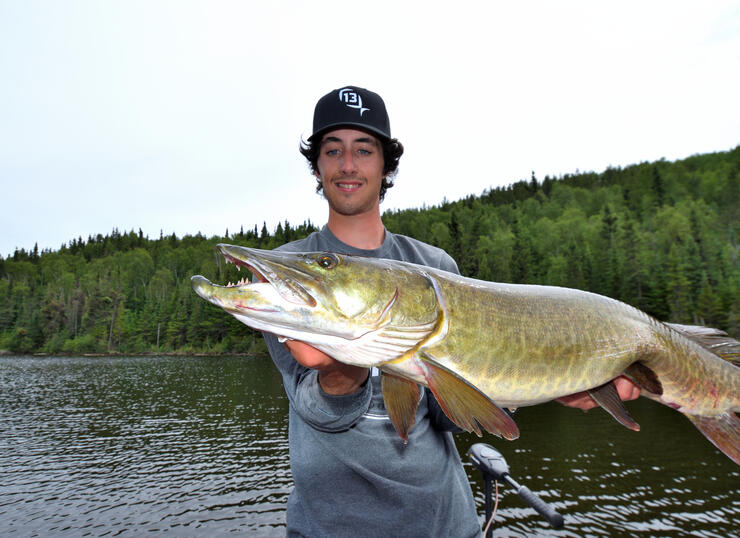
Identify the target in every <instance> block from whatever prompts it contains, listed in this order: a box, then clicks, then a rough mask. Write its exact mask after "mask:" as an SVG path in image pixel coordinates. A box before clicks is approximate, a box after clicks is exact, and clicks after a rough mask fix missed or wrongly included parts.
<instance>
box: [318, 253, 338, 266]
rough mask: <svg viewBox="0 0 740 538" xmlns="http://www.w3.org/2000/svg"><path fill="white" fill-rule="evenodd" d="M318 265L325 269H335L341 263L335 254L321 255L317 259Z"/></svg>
mask: <svg viewBox="0 0 740 538" xmlns="http://www.w3.org/2000/svg"><path fill="white" fill-rule="evenodd" d="M316 263H318V264H319V265H320V266H321V267H323V268H324V269H334V267H336V265H337V263H339V260H338V259H337V257H336V256H335V255H334V254H321V255H320V256H318V257H317V258H316Z"/></svg>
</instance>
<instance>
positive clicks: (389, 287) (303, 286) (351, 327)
mask: <svg viewBox="0 0 740 538" xmlns="http://www.w3.org/2000/svg"><path fill="white" fill-rule="evenodd" d="M218 249H219V250H220V251H221V253H222V254H223V255H224V257H225V258H226V260H227V262H229V263H234V264H236V266H237V267H244V268H246V269H248V270H249V271H251V272H252V273H254V275H255V276H256V278H257V280H259V282H254V283H248V282H240V283H239V284H238V285H236V286H233V285H229V286H219V285H216V284H213V283H211V282H210V281H208V280H207V279H206V278H204V277H202V276H194V277H192V279H191V280H192V284H193V289H194V290H195V292H196V293H197V294H198V295H199V296H201V297H202V298H203V299H205V300H207V301H209V302H211V303H212V304H215V305H216V306H219V307H220V308H222V309H224V310H225V311H226V312H228V313H230V314H232V315H233V316H234V317H236V318H237V319H238V320H239V321H241V322H242V323H244V324H246V325H248V326H250V327H252V328H254V329H257V330H260V331H263V332H268V333H272V334H275V335H277V336H280V337H285V338H290V339H294V340H301V341H304V342H306V343H308V344H311V345H312V346H314V347H316V348H317V349H320V350H321V351H324V352H325V353H327V354H329V355H330V356H332V357H334V358H336V359H337V360H339V361H341V362H345V363H347V364H351V365H355V366H363V367H371V366H379V365H381V364H383V363H385V362H387V361H389V360H393V359H395V358H397V357H398V356H399V355H403V354H404V353H406V352H408V351H409V350H410V349H413V348H415V347H416V346H417V345H418V344H419V342H420V341H423V340H424V339H425V338H426V337H427V336H428V335H429V333H430V332H431V331H433V330H434V328H435V325H436V323H437V317H438V315H437V304H436V296H435V293H434V290H433V289H432V288H431V287H430V286H429V284H428V282H427V281H426V280H425V279H424V278H423V277H421V276H419V275H417V274H416V272H414V271H410V270H409V271H407V272H403V271H401V272H400V273H398V274H400V279H396V277H395V276H394V275H396V273H391V272H390V271H388V267H387V263H385V262H383V261H382V260H380V261H379V262H378V263H373V262H372V261H370V262H369V263H368V262H367V260H365V259H363V261H361V262H359V261H356V260H353V257H352V256H340V255H336V254H331V253H293V252H284V251H264V250H260V249H250V248H246V247H240V246H235V245H225V244H222V245H219V246H218ZM409 309H411V310H409ZM419 319H421V320H422V321H421V322H419Z"/></svg>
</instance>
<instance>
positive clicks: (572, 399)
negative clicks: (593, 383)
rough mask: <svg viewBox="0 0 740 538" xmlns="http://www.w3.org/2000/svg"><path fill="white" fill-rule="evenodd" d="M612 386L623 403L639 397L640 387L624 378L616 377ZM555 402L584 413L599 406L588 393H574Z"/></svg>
mask: <svg viewBox="0 0 740 538" xmlns="http://www.w3.org/2000/svg"><path fill="white" fill-rule="evenodd" d="M614 385H615V386H616V387H617V392H618V393H619V397H620V398H622V400H624V401H627V400H634V399H635V398H638V397H639V396H640V387H638V386H637V385H635V384H634V383H633V382H632V381H630V380H629V379H627V378H626V377H624V376H619V377H617V378H616V379H615V380H614ZM557 401H558V402H560V403H561V404H563V405H567V406H569V407H577V408H578V409H583V410H584V411H588V410H589V409H591V408H593V407H597V406H598V405H599V404H597V403H596V402H595V401H594V399H593V398H591V396H589V394H588V392H576V393H575V394H569V395H568V396H563V397H562V398H557Z"/></svg>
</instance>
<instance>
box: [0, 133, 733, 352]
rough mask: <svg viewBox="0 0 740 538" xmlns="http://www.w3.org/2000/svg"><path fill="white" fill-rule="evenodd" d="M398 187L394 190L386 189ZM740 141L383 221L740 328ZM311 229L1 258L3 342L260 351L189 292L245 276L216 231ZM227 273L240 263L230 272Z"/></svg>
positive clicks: (458, 249) (501, 264) (671, 316)
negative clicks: (218, 247)
mask: <svg viewBox="0 0 740 538" xmlns="http://www.w3.org/2000/svg"><path fill="white" fill-rule="evenodd" d="M388 195H389V196H392V195H393V192H392V191H391V192H390V193H389V194H388ZM739 213H740V146H738V147H737V148H735V149H733V150H731V151H728V152H718V153H711V154H704V155H696V156H692V157H689V158H687V159H683V160H679V161H675V162H667V161H665V160H661V161H657V162H653V163H641V164H636V165H632V166H627V167H625V168H608V169H606V170H604V171H603V172H601V173H595V172H588V173H578V174H568V175H565V176H563V177H559V178H551V177H549V176H546V177H545V178H543V179H539V178H536V177H534V176H533V177H532V178H531V179H529V180H527V181H519V182H517V183H514V184H512V185H509V186H507V187H502V188H496V189H492V190H490V191H487V192H484V193H482V194H481V195H470V196H468V197H467V198H465V199H463V200H460V201H456V202H444V203H442V204H440V205H439V206H433V207H425V208H420V209H418V208H417V209H406V210H401V211H393V212H386V213H385V214H384V215H383V219H384V221H385V223H386V226H387V227H388V229H389V230H391V231H393V232H396V233H402V234H406V235H410V236H413V237H416V238H418V239H420V240H422V241H426V242H428V243H431V244H434V245H437V246H440V247H442V248H444V249H445V250H447V251H448V252H449V253H450V254H451V255H452V256H453V257H454V258H455V259H456V260H457V262H458V265H459V267H460V270H461V272H462V273H463V274H465V275H468V276H474V277H476V278H482V279H486V280H494V281H502V282H514V283H539V284H551V285H558V286H567V287H573V288H580V289H585V290H590V291H594V292H596V293H600V294H603V295H608V296H610V297H614V298H616V299H620V300H622V301H625V302H627V303H630V304H632V305H634V306H636V307H638V308H640V309H642V310H645V311H646V312H648V313H650V314H652V315H654V316H656V317H657V318H659V319H662V320H666V321H674V322H681V323H694V324H706V325H710V326H714V327H719V328H721V329H724V330H727V331H728V332H729V333H730V334H732V335H733V336H735V337H740V260H739V258H740V242H739V238H740V218H739ZM315 229H316V228H315V227H314V226H313V225H312V224H311V223H310V222H309V223H303V224H302V225H300V226H292V225H290V223H288V222H287V221H286V222H284V223H281V224H280V225H278V227H277V229H276V230H275V232H274V233H272V234H270V233H269V232H268V230H267V229H266V227H265V226H264V225H263V227H262V229H261V231H259V232H258V230H257V227H256V226H255V227H254V228H253V229H252V230H249V231H248V232H246V233H245V232H244V231H243V230H241V231H240V232H239V233H236V234H228V232H227V233H226V234H225V235H224V236H221V237H211V238H206V237H203V236H202V235H200V234H199V233H198V234H196V235H194V236H192V235H186V236H185V237H182V238H178V237H176V236H175V235H171V236H161V237H159V238H157V239H150V238H148V237H145V236H143V234H142V233H141V231H139V232H138V233H135V232H133V231H130V232H127V233H120V232H119V231H118V230H113V231H112V232H111V234H109V235H105V236H102V235H96V236H95V237H92V236H90V237H88V238H87V239H86V240H85V239H82V238H77V239H73V240H71V241H70V242H69V243H68V244H66V245H63V246H62V248H60V249H59V250H58V251H51V250H44V251H42V252H38V251H37V249H34V251H31V252H26V251H25V250H22V249H21V250H17V251H16V252H15V253H14V254H13V256H11V257H9V258H8V259H3V258H2V257H0V349H4V350H7V351H11V352H15V353H31V352H46V353H107V352H120V353H141V352H154V351H158V352H182V353H192V352H249V351H263V350H264V344H263V343H262V339H261V338H260V337H259V335H258V334H256V333H254V332H252V331H251V330H250V329H248V328H247V327H245V326H244V325H242V324H240V323H239V322H237V321H236V320H235V319H234V318H232V317H231V316H227V315H224V314H223V313H222V311H221V310H220V309H217V308H215V307H213V306H211V305H209V304H207V303H206V302H205V301H203V300H202V299H200V298H198V297H197V296H196V295H195V294H194V293H193V292H192V290H191V287H190V281H189V278H190V276H191V275H193V274H196V273H198V274H202V275H204V276H206V277H208V278H210V279H215V280H216V281H217V282H225V281H227V280H229V279H231V280H237V277H236V273H235V272H234V271H235V270H234V268H233V267H232V266H229V267H226V265H225V264H223V263H220V261H219V260H218V259H217V256H216V255H215V253H214V247H215V244H216V243H218V242H232V243H236V244H242V245H246V246H254V247H258V248H267V249H270V248H274V247H276V246H278V245H280V244H282V243H285V242H287V241H292V240H294V239H298V238H300V237H304V236H305V235H307V234H308V233H310V232H311V231H313V230H315ZM232 272H233V273H232Z"/></svg>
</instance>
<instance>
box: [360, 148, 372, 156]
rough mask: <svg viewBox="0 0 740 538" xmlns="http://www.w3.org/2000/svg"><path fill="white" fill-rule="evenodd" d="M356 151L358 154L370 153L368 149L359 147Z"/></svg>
mask: <svg viewBox="0 0 740 538" xmlns="http://www.w3.org/2000/svg"><path fill="white" fill-rule="evenodd" d="M357 153H359V154H360V155H370V153H372V152H371V151H370V150H369V149H361V150H358V152H357Z"/></svg>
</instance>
